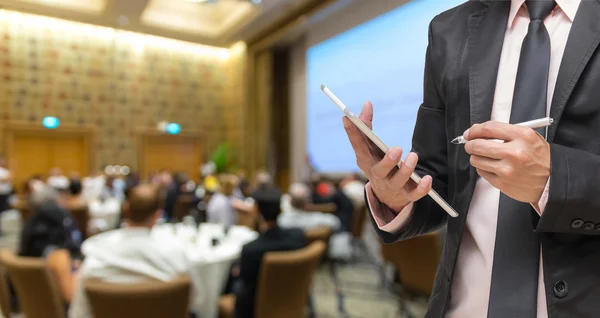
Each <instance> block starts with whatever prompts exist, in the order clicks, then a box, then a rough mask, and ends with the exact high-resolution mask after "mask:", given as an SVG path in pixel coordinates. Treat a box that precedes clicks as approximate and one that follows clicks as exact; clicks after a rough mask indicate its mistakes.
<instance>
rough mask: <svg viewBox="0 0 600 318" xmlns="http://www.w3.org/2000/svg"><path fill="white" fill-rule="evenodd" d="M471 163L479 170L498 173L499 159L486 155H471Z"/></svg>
mask: <svg viewBox="0 0 600 318" xmlns="http://www.w3.org/2000/svg"><path fill="white" fill-rule="evenodd" d="M470 162H471V165H472V166H473V167H475V168H477V169H479V170H484V171H487V172H491V173H494V174H497V173H498V168H499V167H500V164H501V161H500V160H497V159H490V158H487V157H481V156H476V155H472V156H471V159H470Z"/></svg>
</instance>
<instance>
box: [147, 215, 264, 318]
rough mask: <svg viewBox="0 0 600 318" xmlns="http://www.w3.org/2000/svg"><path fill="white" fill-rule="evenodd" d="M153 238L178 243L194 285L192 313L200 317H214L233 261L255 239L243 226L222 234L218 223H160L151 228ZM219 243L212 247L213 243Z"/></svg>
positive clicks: (222, 228) (252, 232)
mask: <svg viewBox="0 0 600 318" xmlns="http://www.w3.org/2000/svg"><path fill="white" fill-rule="evenodd" d="M152 235H154V236H155V237H156V238H157V239H159V240H162V241H166V240H175V241H177V242H178V243H179V244H182V245H183V246H184V247H185V249H186V253H187V255H188V258H189V261H190V277H191V279H192V284H193V286H194V300H193V304H192V308H193V311H194V313H196V314H197V315H199V316H200V317H202V318H214V317H217V315H218V303H219V297H220V296H221V292H222V291H223V289H224V288H225V285H226V284H227V279H228V278H229V274H230V269H231V266H232V265H233V263H234V261H236V260H237V259H239V258H240V254H241V251H242V246H244V245H245V244H246V243H248V242H250V241H252V240H254V239H256V238H257V237H258V233H256V232H254V231H252V230H250V229H248V228H247V227H244V226H232V227H231V228H230V229H229V231H228V233H227V234H225V233H224V227H223V226H222V225H221V224H211V223H202V224H200V225H199V226H198V227H196V226H195V225H186V224H183V223H177V224H161V225H158V226H155V227H154V228H153V229H152ZM215 239H216V240H218V241H219V243H218V244H217V245H216V246H213V240H215Z"/></svg>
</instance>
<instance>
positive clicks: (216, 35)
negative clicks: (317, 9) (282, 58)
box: [0, 0, 309, 46]
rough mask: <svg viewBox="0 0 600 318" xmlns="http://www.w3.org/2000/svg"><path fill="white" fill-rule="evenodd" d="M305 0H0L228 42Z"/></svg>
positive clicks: (213, 42) (38, 9)
mask: <svg viewBox="0 0 600 318" xmlns="http://www.w3.org/2000/svg"><path fill="white" fill-rule="evenodd" d="M306 1H309V0H260V1H259V0H256V1H255V2H259V3H257V4H255V3H253V1H250V0H216V1H203V0H0V6H2V7H3V8H6V9H12V10H19V11H24V12H28V13H33V14H41V15H47V16H52V17H57V18H63V19H68V20H74V21H79V22H86V23H91V24H97V25H103V26H109V27H115V28H119V29H125V30H130V31H135V32H142V33H148V34H154V35H158V36H164V37H169V38H175V39H180V40H184V41H191V42H197V43H202V44H207V45H216V46H229V45H231V44H233V43H235V42H236V41H240V40H246V39H248V38H251V37H252V36H255V35H256V34H258V33H259V32H260V31H262V30H264V29H265V28H266V27H268V26H269V25H271V24H272V23H274V22H275V21H277V20H278V19H280V18H281V17H283V16H284V15H285V14H287V13H289V11H290V10H294V9H295V8H297V7H298V6H300V5H302V4H303V3H305V2H306Z"/></svg>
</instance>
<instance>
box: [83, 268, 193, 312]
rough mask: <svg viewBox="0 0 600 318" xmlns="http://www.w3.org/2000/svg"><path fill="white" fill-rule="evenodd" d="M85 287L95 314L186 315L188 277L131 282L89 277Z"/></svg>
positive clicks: (189, 285) (189, 284)
mask: <svg viewBox="0 0 600 318" xmlns="http://www.w3.org/2000/svg"><path fill="white" fill-rule="evenodd" d="M84 289H85V292H86V294H87V296H88V299H89V302H90V305H91V309H92V313H93V315H94V317H95V318H130V317H145V318H163V317H169V318H187V317H188V316H189V303H190V289H191V281H190V278H189V277H181V278H177V279H174V280H172V281H168V282H158V281H155V282H149V283H142V284H134V285H126V284H114V283H107V282H104V281H100V280H94V279H90V280H86V281H85V282H84Z"/></svg>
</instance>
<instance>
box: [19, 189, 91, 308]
mask: <svg viewBox="0 0 600 318" xmlns="http://www.w3.org/2000/svg"><path fill="white" fill-rule="evenodd" d="M57 200H58V193H57V191H56V190H55V189H53V188H51V187H48V186H46V187H44V188H42V189H41V190H39V191H37V192H35V193H34V194H32V197H31V200H30V203H29V207H30V209H31V210H32V213H33V214H32V215H31V217H30V218H29V219H28V220H27V222H26V223H25V226H24V227H23V231H22V233H21V243H20V249H19V255H21V256H27V257H41V258H44V259H45V260H46V262H47V264H48V268H49V269H50V271H51V272H52V273H53V274H54V275H55V277H56V281H57V282H58V285H59V289H60V292H61V296H62V298H63V300H64V301H65V303H66V304H68V303H70V302H71V299H72V297H73V292H74V289H75V275H74V274H73V270H74V269H76V267H77V261H74V258H78V257H79V256H80V250H79V247H80V244H81V233H79V231H78V230H77V228H76V227H75V224H74V222H73V219H72V218H71V216H70V214H69V213H68V212H67V211H65V210H64V209H62V208H61V207H60V206H59V205H58V202H57Z"/></svg>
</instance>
